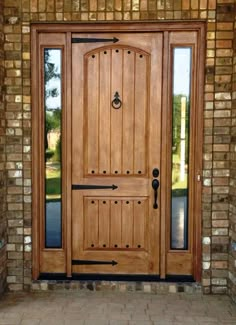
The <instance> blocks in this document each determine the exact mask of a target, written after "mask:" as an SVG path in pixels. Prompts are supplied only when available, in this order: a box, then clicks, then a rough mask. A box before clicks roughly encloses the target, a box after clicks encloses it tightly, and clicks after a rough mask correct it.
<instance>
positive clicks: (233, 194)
mask: <svg viewBox="0 0 236 325" xmlns="http://www.w3.org/2000/svg"><path fill="white" fill-rule="evenodd" d="M235 18H236V17H235ZM232 90H233V91H232V128H231V173H230V246H229V282H228V286H229V294H230V296H231V297H232V298H233V299H234V301H235V302H236V20H235V25H234V58H233V88H232Z"/></svg>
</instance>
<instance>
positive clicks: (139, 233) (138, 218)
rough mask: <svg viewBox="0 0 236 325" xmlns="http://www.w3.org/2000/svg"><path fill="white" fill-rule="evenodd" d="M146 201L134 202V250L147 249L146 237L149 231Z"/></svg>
mask: <svg viewBox="0 0 236 325" xmlns="http://www.w3.org/2000/svg"><path fill="white" fill-rule="evenodd" d="M147 218H148V215H147V209H146V201H144V200H142V199H140V200H137V201H136V200H135V201H134V243H133V246H134V248H145V246H146V245H145V235H147V234H146V231H147V229H146V228H147V226H146V224H147V221H146V219H147Z"/></svg>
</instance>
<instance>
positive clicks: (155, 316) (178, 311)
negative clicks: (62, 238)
mask: <svg viewBox="0 0 236 325" xmlns="http://www.w3.org/2000/svg"><path fill="white" fill-rule="evenodd" d="M177 324H179V325H180V324H190V325H192V324H197V325H200V324H203V325H207V324H211V325H212V324H222V325H223V324H235V325H236V305H235V304H234V303H232V302H231V300H230V298H229V297H227V296H213V295H201V294H196V293H195V294H192V295H191V294H186V293H173V294H152V293H143V292H130V293H127V292H126V293H122V292H97V291H96V292H91V291H87V290H86V291H77V292H74V291H63V292H56V291H47V292H37V293H8V294H5V295H4V296H3V297H1V299H0V325H177Z"/></svg>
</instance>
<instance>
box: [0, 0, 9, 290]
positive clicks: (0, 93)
mask: <svg viewBox="0 0 236 325" xmlns="http://www.w3.org/2000/svg"><path fill="white" fill-rule="evenodd" d="M3 45H4V35H3V2H0V293H1V292H2V291H3V290H4V289H5V286H6V242H7V241H6V174H5V160H6V159H5V158H6V156H5V136H4V135H5V111H4V49H3Z"/></svg>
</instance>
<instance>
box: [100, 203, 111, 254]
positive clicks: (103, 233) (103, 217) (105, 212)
mask: <svg viewBox="0 0 236 325" xmlns="http://www.w3.org/2000/svg"><path fill="white" fill-rule="evenodd" d="M98 237H99V238H98V247H99V248H107V247H109V246H110V200H107V199H103V200H99V225H98ZM104 245H105V246H104Z"/></svg>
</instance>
